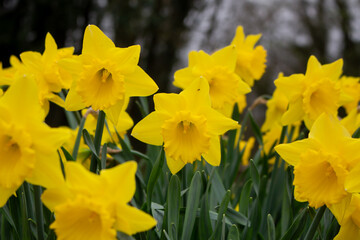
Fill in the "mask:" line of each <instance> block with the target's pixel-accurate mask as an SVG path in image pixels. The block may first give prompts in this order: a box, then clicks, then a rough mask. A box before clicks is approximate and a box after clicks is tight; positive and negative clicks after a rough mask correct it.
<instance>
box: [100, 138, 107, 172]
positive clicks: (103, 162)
mask: <svg viewBox="0 0 360 240" xmlns="http://www.w3.org/2000/svg"><path fill="white" fill-rule="evenodd" d="M106 154H107V144H106V143H105V144H104V145H103V147H102V151H101V164H100V170H101V169H105V168H106V159H107V156H106Z"/></svg>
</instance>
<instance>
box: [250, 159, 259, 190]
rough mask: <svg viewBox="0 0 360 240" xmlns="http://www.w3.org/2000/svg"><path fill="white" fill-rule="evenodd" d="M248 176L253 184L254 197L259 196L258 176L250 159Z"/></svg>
mask: <svg viewBox="0 0 360 240" xmlns="http://www.w3.org/2000/svg"><path fill="white" fill-rule="evenodd" d="M250 176H251V179H252V181H253V183H254V190H255V192H256V195H259V185H260V175H259V171H258V170H257V168H256V166H255V163H254V161H253V160H252V159H250Z"/></svg>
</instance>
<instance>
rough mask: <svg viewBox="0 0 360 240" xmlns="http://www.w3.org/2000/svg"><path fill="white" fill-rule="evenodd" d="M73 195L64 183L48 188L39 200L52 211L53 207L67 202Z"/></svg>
mask: <svg viewBox="0 0 360 240" xmlns="http://www.w3.org/2000/svg"><path fill="white" fill-rule="evenodd" d="M72 197H73V195H72V194H71V192H70V191H69V189H68V188H67V186H66V184H62V185H58V186H56V187H55V188H48V189H46V190H45V191H44V193H43V194H42V195H41V200H42V202H43V203H44V204H45V206H46V207H47V208H49V209H50V210H52V211H54V210H55V207H56V206H58V205H60V204H63V203H65V202H67V201H68V200H69V199H70V198H72Z"/></svg>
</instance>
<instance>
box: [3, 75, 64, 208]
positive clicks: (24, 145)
mask: <svg viewBox="0 0 360 240" xmlns="http://www.w3.org/2000/svg"><path fill="white" fill-rule="evenodd" d="M43 116H44V114H43V110H42V108H41V106H40V103H39V100H38V90H37V86H36V84H35V80H34V79H32V78H29V77H22V78H19V79H16V80H15V81H14V82H13V83H12V84H11V86H10V87H9V89H8V90H7V91H6V92H5V93H4V95H3V96H2V97H1V98H0V146H1V147H0V206H3V205H4V204H5V203H6V201H7V200H8V198H9V197H10V196H11V195H13V194H14V193H15V191H16V190H17V189H18V188H19V187H20V186H21V184H22V183H23V182H24V181H28V182H30V183H32V184H36V185H41V186H44V187H54V186H56V185H58V184H61V182H62V181H63V176H62V172H61V168H60V161H59V157H58V154H57V151H56V150H57V149H58V148H59V147H60V146H61V145H62V143H64V142H65V141H66V139H67V137H68V132H67V131H65V130H63V129H54V128H50V127H49V126H47V125H46V124H45V123H44V118H43Z"/></svg>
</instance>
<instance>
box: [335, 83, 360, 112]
mask: <svg viewBox="0 0 360 240" xmlns="http://www.w3.org/2000/svg"><path fill="white" fill-rule="evenodd" d="M359 81H360V78H359V77H347V76H343V77H341V78H340V81H339V84H340V88H341V90H342V91H343V92H344V93H345V94H346V95H348V96H349V97H351V101H349V102H348V103H345V104H344V105H343V106H344V108H345V109H346V112H347V113H348V114H349V113H350V112H351V110H353V109H354V108H357V107H358V105H359V100H360V82H359Z"/></svg>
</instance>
